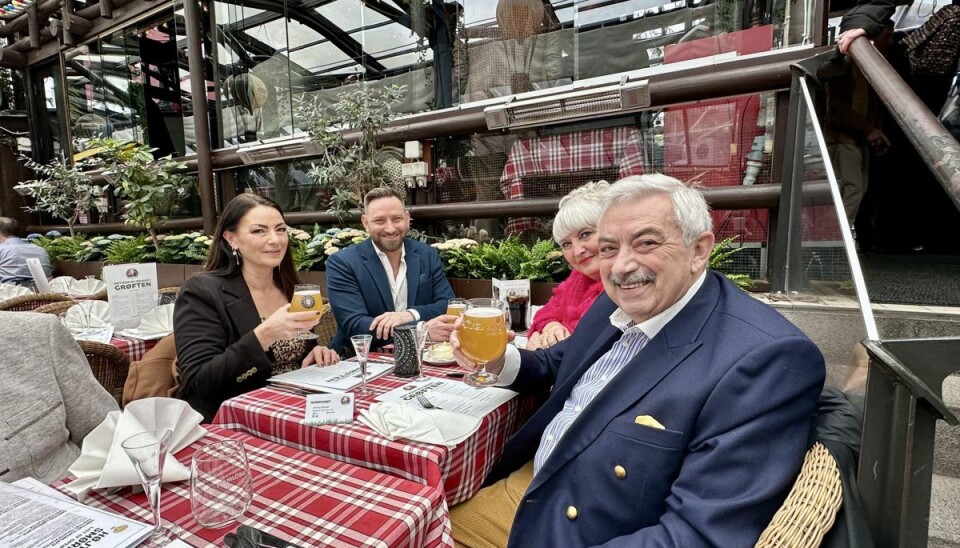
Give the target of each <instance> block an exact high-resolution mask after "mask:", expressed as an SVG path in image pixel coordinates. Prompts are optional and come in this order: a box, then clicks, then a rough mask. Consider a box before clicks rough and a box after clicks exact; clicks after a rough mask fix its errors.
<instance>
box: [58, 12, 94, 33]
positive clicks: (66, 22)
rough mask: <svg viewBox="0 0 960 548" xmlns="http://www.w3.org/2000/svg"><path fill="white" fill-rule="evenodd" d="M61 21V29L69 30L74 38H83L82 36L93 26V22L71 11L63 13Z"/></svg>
mask: <svg viewBox="0 0 960 548" xmlns="http://www.w3.org/2000/svg"><path fill="white" fill-rule="evenodd" d="M62 22H63V30H65V31H67V32H69V33H70V34H72V35H73V36H74V37H75V38H83V36H84V35H85V34H86V33H87V32H88V31H89V30H90V29H91V28H93V23H91V22H90V21H87V20H86V19H84V18H83V17H80V16H79V15H74V14H72V13H69V14H68V13H64V14H63V21H62Z"/></svg>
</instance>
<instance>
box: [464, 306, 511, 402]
mask: <svg viewBox="0 0 960 548" xmlns="http://www.w3.org/2000/svg"><path fill="white" fill-rule="evenodd" d="M506 310H507V305H506V303H505V302H504V301H502V300H500V299H470V300H469V301H467V310H466V311H465V312H464V313H463V325H462V326H461V328H460V350H461V351H462V352H463V353H464V354H465V355H466V356H467V357H468V358H470V359H471V360H473V361H475V362H477V365H478V366H480V368H479V369H478V370H477V371H474V372H473V373H470V374H469V375H467V376H466V377H464V379H463V382H465V383H467V384H469V385H470V386H476V387H485V386H493V385H495V384H497V382H499V381H500V377H499V376H498V375H497V374H496V373H491V372H489V371H487V364H488V363H490V362H492V361H494V360H496V359H498V358H499V357H500V356H503V353H504V351H505V350H506V348H507V322H506Z"/></svg>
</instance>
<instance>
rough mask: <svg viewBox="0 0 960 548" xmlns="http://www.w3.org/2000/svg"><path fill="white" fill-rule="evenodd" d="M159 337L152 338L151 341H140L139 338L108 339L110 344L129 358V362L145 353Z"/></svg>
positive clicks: (154, 344) (155, 343) (155, 344)
mask: <svg viewBox="0 0 960 548" xmlns="http://www.w3.org/2000/svg"><path fill="white" fill-rule="evenodd" d="M157 342H159V339H154V340H152V341H142V340H140V339H116V338H115V339H110V344H112V345H113V346H116V347H117V348H119V349H120V350H122V351H123V353H124V354H126V355H127V357H128V358H130V361H131V362H135V361H137V360H139V359H141V358H143V355H144V354H146V353H147V351H148V350H150V349H151V348H153V347H154V346H157Z"/></svg>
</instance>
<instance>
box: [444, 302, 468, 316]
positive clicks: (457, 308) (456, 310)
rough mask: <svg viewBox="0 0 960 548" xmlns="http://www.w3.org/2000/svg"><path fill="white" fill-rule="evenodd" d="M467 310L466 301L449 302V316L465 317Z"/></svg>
mask: <svg viewBox="0 0 960 548" xmlns="http://www.w3.org/2000/svg"><path fill="white" fill-rule="evenodd" d="M466 309H467V300H466V299H450V300H449V301H447V316H463V311H464V310H466Z"/></svg>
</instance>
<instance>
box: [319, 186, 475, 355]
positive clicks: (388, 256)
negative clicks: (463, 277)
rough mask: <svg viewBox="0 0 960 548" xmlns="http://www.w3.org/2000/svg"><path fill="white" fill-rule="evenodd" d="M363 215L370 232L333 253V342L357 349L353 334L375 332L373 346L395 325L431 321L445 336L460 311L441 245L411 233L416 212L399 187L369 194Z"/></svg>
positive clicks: (434, 334)
mask: <svg viewBox="0 0 960 548" xmlns="http://www.w3.org/2000/svg"><path fill="white" fill-rule="evenodd" d="M363 210H364V213H363V215H362V216H361V217H360V221H361V222H362V223H363V227H364V228H365V229H366V230H367V232H369V233H370V238H369V239H368V240H367V241H365V242H362V243H360V244H357V245H354V246H350V247H347V248H346V249H344V250H342V251H338V252H337V253H335V254H333V255H331V256H330V258H329V259H327V291H328V293H329V295H330V307H331V308H332V309H333V315H334V317H335V318H336V319H337V334H336V336H335V337H334V338H333V344H332V345H331V346H332V347H333V348H336V349H337V350H339V351H341V352H347V353H352V351H353V349H352V348H351V345H350V337H352V336H353V335H373V343H372V344H371V346H370V347H371V348H379V347H382V346H384V345H387V344H391V343H392V342H393V339H392V337H393V328H395V327H397V326H398V325H403V324H406V323H410V322H416V321H421V320H422V321H425V322H427V326H428V327H429V328H430V338H431V339H433V340H435V341H445V340H447V338H449V335H450V331H451V330H452V329H453V321H454V320H455V319H456V316H446V315H444V312H446V310H447V301H448V300H450V299H452V298H454V294H453V289H452V288H451V287H450V282H449V281H447V277H446V274H444V272H443V267H442V266H441V264H440V255H439V254H438V253H437V250H436V249H434V248H432V247H430V246H428V245H426V244H424V243H421V242H418V241H416V240H413V239H410V238H407V233H409V231H410V213H409V212H408V211H407V209H406V207H405V206H404V203H403V197H402V196H401V195H400V194H399V193H397V192H396V191H395V190H393V189H390V188H387V187H380V188H375V189H373V190H371V191H370V192H368V193H367V195H366V196H364V199H363Z"/></svg>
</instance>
